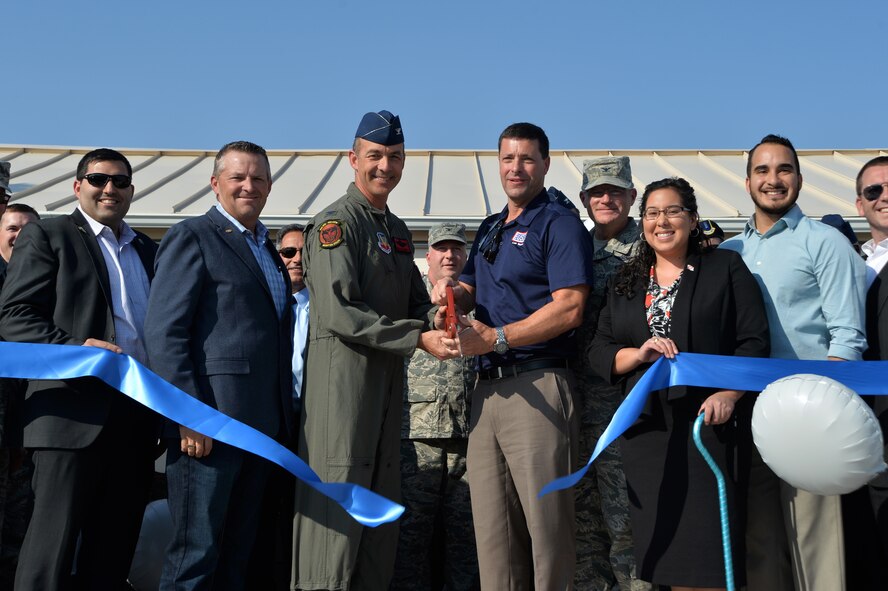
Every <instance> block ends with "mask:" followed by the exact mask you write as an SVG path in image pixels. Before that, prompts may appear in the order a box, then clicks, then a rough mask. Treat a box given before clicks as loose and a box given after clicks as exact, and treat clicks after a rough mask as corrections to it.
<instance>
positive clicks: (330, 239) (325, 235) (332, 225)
mask: <svg viewBox="0 0 888 591" xmlns="http://www.w3.org/2000/svg"><path fill="white" fill-rule="evenodd" d="M342 236H343V234H342V222H340V221H339V220H327V221H326V222H324V223H323V224H321V226H320V227H319V228H318V238H319V239H320V241H321V248H335V247H337V246H339V245H340V244H342Z"/></svg>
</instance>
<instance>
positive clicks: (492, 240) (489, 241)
mask: <svg viewBox="0 0 888 591" xmlns="http://www.w3.org/2000/svg"><path fill="white" fill-rule="evenodd" d="M503 221H504V220H500V221H498V222H497V223H495V224H494V225H493V226H491V227H490V229H489V230H488V231H487V234H485V235H484V238H483V239H482V240H481V243H480V244H479V245H478V251H479V252H481V256H483V257H484V260H486V261H487V262H488V263H490V264H493V261H495V260H496V255H497V254H499V247H500V242H501V241H502V238H503V230H504V229H505V224H504V223H503Z"/></svg>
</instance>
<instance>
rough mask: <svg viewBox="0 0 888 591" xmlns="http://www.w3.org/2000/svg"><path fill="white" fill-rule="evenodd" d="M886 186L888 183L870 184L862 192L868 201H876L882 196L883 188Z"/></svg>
mask: <svg viewBox="0 0 888 591" xmlns="http://www.w3.org/2000/svg"><path fill="white" fill-rule="evenodd" d="M885 187H888V183H879V184H875V185H870V186H869V187H864V188H863V191H861V192H860V194H861V195H863V198H864V199H866V200H867V201H875V200H876V199H878V198H879V197H881V196H882V190H883V189H884V188H885Z"/></svg>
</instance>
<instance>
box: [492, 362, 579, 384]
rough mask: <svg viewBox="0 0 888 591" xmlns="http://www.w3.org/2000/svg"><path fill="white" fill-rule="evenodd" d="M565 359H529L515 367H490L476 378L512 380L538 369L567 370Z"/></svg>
mask: <svg viewBox="0 0 888 591" xmlns="http://www.w3.org/2000/svg"><path fill="white" fill-rule="evenodd" d="M568 367H569V366H568V363H567V359H531V360H530V361H522V362H521V363H516V364H515V365H504V366H502V367H491V368H490V369H482V370H480V371H478V377H479V378H481V379H482V380H499V379H502V378H514V377H515V376H517V375H519V374H522V373H527V372H529V371H535V370H538V369H567V368H568Z"/></svg>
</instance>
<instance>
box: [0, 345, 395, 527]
mask: <svg viewBox="0 0 888 591" xmlns="http://www.w3.org/2000/svg"><path fill="white" fill-rule="evenodd" d="M0 359H2V363H0V378H21V379H31V380H68V379H73V378H82V377H90V376H91V377H95V378H98V379H100V380H102V381H103V382H105V383H106V384H108V385H109V386H111V387H112V388H114V389H115V390H119V391H120V392H122V393H123V394H125V395H126V396H129V397H130V398H132V399H133V400H135V401H137V402H139V403H141V404H143V405H145V406H147V407H148V408H150V409H151V410H153V411H155V412H157V413H158V414H161V415H163V416H164V417H166V418H168V419H170V420H171V421H174V422H176V423H178V424H180V425H184V426H186V427H188V428H189V429H193V430H194V431H197V432H198V433H201V434H203V435H206V436H207V437H211V438H213V439H214V440H216V441H221V442H223V443H227V444H228V445H232V446H234V447H237V448H240V449H243V450H245V451H248V452H250V453H253V454H256V455H257V456H261V457H263V458H265V459H267V460H269V461H270V462H274V463H275V464H277V465H279V466H281V467H283V468H284V469H286V470H288V471H289V472H290V473H291V474H293V476H295V477H296V478H298V479H299V480H301V481H302V482H304V483H305V484H307V485H308V486H310V487H312V488H313V489H315V490H316V491H318V492H319V493H321V494H322V495H325V496H326V497H328V498H330V499H332V500H333V501H335V502H336V503H338V504H339V505H340V506H341V507H342V508H343V509H345V510H346V511H347V512H348V514H349V515H351V516H352V517H354V518H355V520H356V521H358V522H359V523H361V524H363V525H366V526H369V527H376V526H378V525H381V524H383V523H389V522H391V521H394V520H396V519H397V518H398V517H400V516H401V513H403V512H404V507H402V506H401V505H399V504H397V503H395V502H393V501H390V500H389V499H387V498H385V497H383V496H381V495H378V494H376V493H375V492H373V491H370V490H367V489H366V488H364V487H362V486H359V485H356V484H349V483H347V482H323V481H322V480H321V479H320V477H319V476H318V475H317V474H316V473H315V472H314V470H312V469H311V468H310V467H309V466H308V464H306V463H305V462H304V461H302V460H301V459H300V458H299V457H298V456H296V455H295V454H293V453H292V452H291V451H290V450H288V449H287V448H286V447H284V446H283V445H281V444H279V443H278V442H276V441H275V440H274V439H272V438H271V437H268V436H267V435H265V434H263V433H260V432H259V431H257V430H256V429H253V428H252V427H250V426H248V425H245V424H243V423H241V422H240V421H236V420H234V419H232V418H231V417H229V416H226V415H224V414H222V413H221V412H219V411H218V410H216V409H214V408H212V407H210V406H207V405H206V404H204V403H203V402H201V401H199V400H198V399H196V398H194V397H193V396H190V395H188V394H186V393H185V392H183V391H182V390H180V389H178V388H176V387H175V386H173V385H172V384H170V383H168V382H166V381H164V380H163V379H162V378H161V377H160V376H158V375H157V374H155V373H153V372H151V371H150V370H148V369H147V368H145V367H144V366H143V365H141V364H139V362H138V361H136V360H135V359H133V358H132V357H130V356H128V355H121V354H118V353H112V352H111V351H107V350H105V349H98V348H95V347H78V346H72V345H38V344H33V343H6V342H0Z"/></svg>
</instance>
